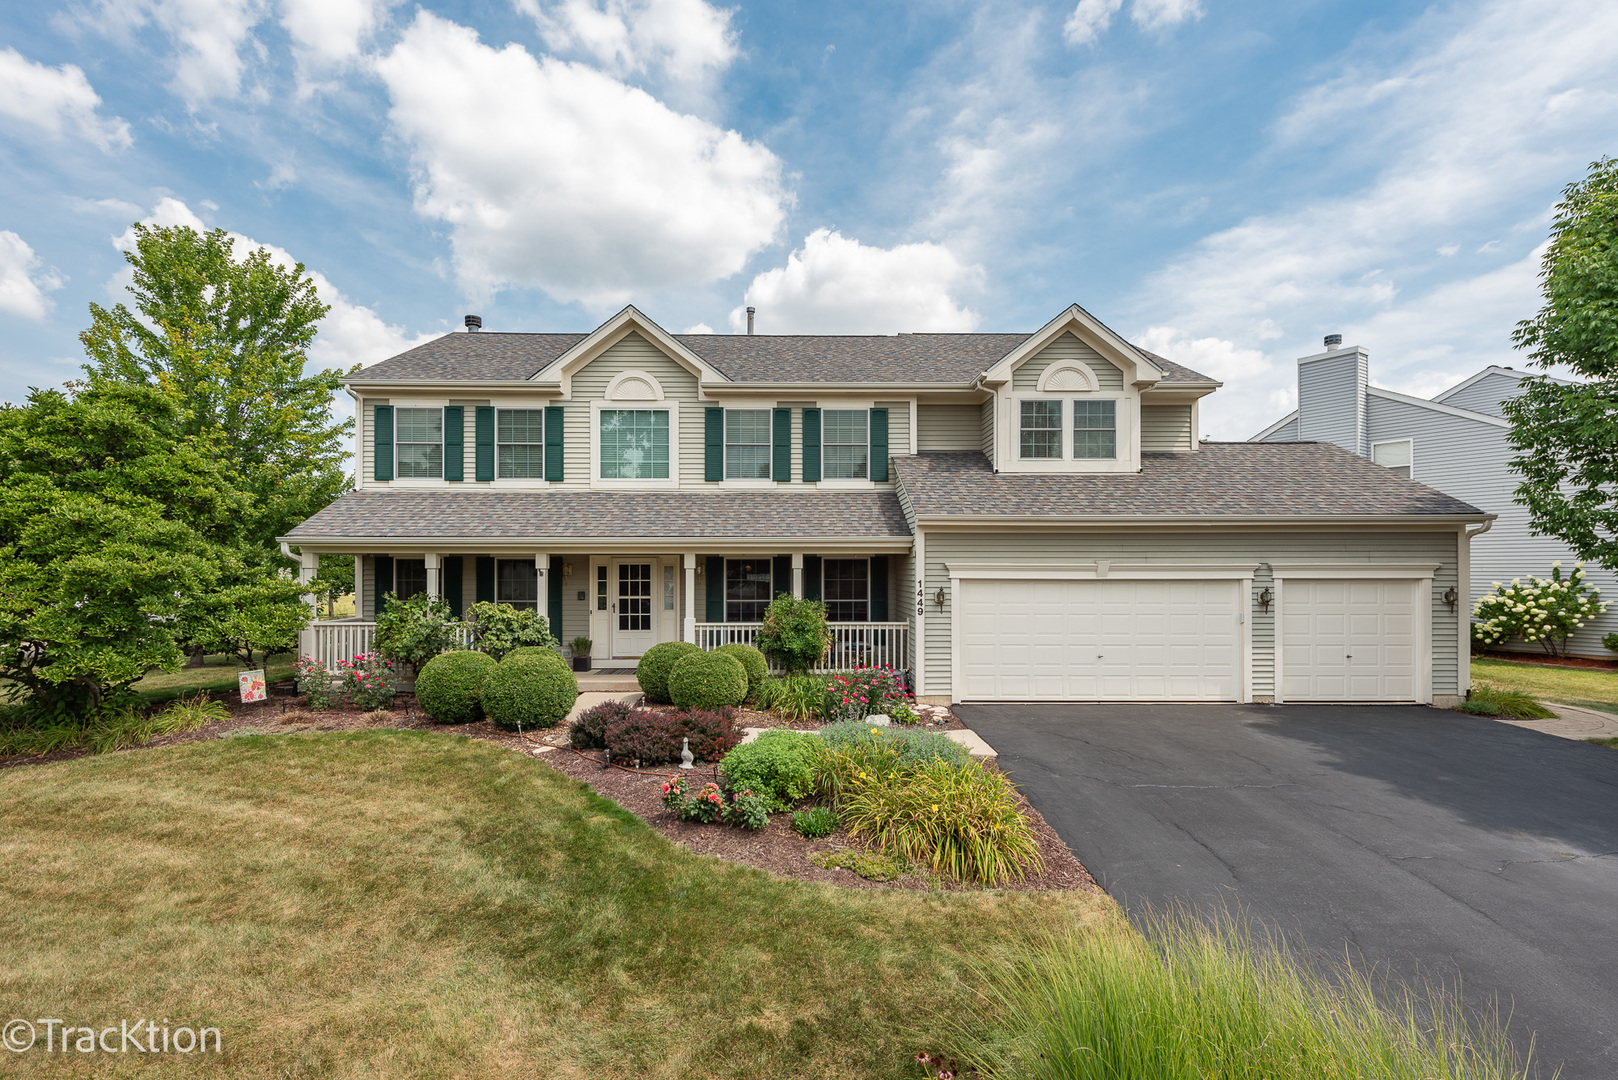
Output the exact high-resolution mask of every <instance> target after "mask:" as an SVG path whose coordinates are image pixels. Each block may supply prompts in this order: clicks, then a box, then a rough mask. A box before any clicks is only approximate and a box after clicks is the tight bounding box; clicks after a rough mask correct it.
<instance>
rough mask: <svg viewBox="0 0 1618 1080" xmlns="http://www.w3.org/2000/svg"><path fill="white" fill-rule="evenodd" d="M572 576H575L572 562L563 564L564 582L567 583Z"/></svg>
mask: <svg viewBox="0 0 1618 1080" xmlns="http://www.w3.org/2000/svg"><path fill="white" fill-rule="evenodd" d="M572 576H573V564H572V563H570V562H565V563H563V564H562V580H563V581H566V580H567V579H568V578H570V577H572Z"/></svg>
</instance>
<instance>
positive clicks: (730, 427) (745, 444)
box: [725, 409, 770, 480]
mask: <svg viewBox="0 0 1618 1080" xmlns="http://www.w3.org/2000/svg"><path fill="white" fill-rule="evenodd" d="M725 478H726V479H738V478H739V479H745V480H768V479H769V478H770V410H768V409H726V410H725Z"/></svg>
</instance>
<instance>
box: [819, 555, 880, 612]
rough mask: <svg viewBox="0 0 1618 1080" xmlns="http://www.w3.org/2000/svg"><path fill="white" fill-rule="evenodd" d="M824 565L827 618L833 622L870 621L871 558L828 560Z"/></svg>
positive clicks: (823, 588)
mask: <svg viewBox="0 0 1618 1080" xmlns="http://www.w3.org/2000/svg"><path fill="white" fill-rule="evenodd" d="M820 565H821V568H822V569H821V581H822V586H821V596H822V597H823V598H824V599H825V601H826V618H827V619H829V620H830V621H832V622H868V621H870V618H871V563H870V560H868V559H827V560H825V561H824V562H822V563H821V564H820Z"/></svg>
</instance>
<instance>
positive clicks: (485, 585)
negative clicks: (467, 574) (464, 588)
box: [478, 555, 494, 604]
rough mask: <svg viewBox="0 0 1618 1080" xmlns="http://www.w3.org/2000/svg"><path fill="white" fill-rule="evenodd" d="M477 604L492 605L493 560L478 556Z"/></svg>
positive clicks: (488, 556) (488, 557) (487, 556)
mask: <svg viewBox="0 0 1618 1080" xmlns="http://www.w3.org/2000/svg"><path fill="white" fill-rule="evenodd" d="M478 603H480V604H492V603H494V558H493V556H490V555H479V556H478Z"/></svg>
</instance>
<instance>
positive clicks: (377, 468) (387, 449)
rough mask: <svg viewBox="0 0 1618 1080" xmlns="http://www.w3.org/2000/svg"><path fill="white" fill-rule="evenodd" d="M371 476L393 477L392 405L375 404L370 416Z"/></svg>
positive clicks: (374, 478)
mask: <svg viewBox="0 0 1618 1080" xmlns="http://www.w3.org/2000/svg"><path fill="white" fill-rule="evenodd" d="M371 478H372V479H373V480H392V479H393V406H392V405H377V406H375V411H374V412H373V413H372V417H371Z"/></svg>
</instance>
